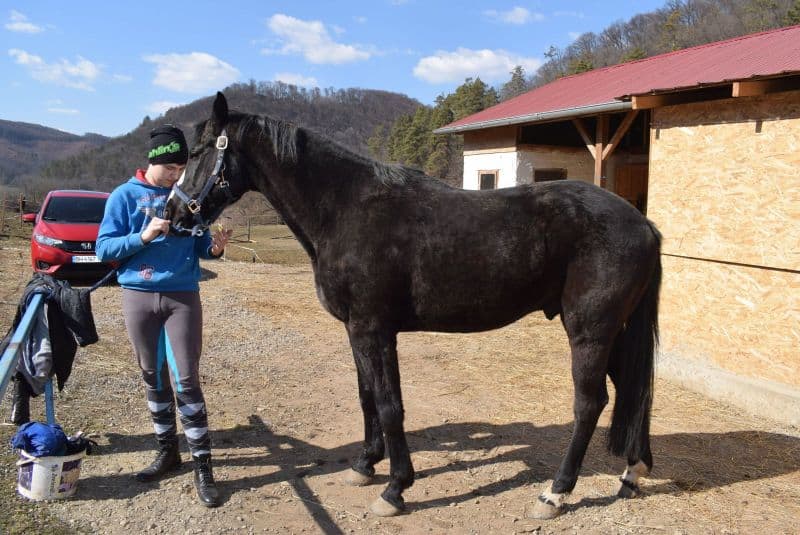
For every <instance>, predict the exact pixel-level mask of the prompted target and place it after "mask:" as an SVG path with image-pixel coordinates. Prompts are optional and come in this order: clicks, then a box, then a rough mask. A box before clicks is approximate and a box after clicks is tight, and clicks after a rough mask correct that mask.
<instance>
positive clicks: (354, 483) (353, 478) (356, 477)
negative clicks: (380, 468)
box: [344, 468, 372, 487]
mask: <svg viewBox="0 0 800 535" xmlns="http://www.w3.org/2000/svg"><path fill="white" fill-rule="evenodd" d="M344 482H345V483H347V484H348V485H350V486H351V487H363V486H365V485H369V484H370V483H372V477H371V476H365V475H364V474H362V473H361V472H356V471H355V470H353V469H352V468H351V469H350V470H348V471H347V473H346V474H345V475H344Z"/></svg>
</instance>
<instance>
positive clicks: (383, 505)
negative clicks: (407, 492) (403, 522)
mask: <svg viewBox="0 0 800 535" xmlns="http://www.w3.org/2000/svg"><path fill="white" fill-rule="evenodd" d="M369 510H370V511H372V513H373V514H375V515H378V516H397V515H399V514H400V513H402V512H403V511H402V510H401V509H398V508H397V507H395V506H394V505H392V504H390V503H389V502H387V501H386V500H384V499H383V497H382V496H378V499H377V500H375V501H374V502H372V504H371V505H370V506H369Z"/></svg>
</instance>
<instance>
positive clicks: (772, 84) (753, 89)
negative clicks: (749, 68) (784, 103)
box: [733, 78, 800, 98]
mask: <svg viewBox="0 0 800 535" xmlns="http://www.w3.org/2000/svg"><path fill="white" fill-rule="evenodd" d="M794 89H800V80H798V79H797V78H773V79H771V80H752V81H751V80H748V81H744V82H734V83H733V97H734V98H736V97H754V96H758V95H766V94H767V93H776V92H778V91H792V90H794Z"/></svg>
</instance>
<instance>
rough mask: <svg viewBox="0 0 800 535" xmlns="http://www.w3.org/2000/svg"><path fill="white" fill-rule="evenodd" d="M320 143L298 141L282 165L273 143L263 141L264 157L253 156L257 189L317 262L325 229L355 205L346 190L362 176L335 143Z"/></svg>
mask: <svg viewBox="0 0 800 535" xmlns="http://www.w3.org/2000/svg"><path fill="white" fill-rule="evenodd" d="M303 135H305V136H308V135H309V133H308V132H307V131H306V132H305V133H303ZM316 141H317V140H314V141H311V140H306V142H305V143H300V144H298V147H297V151H298V152H297V154H296V158H294V159H293V161H282V162H281V163H280V164H279V165H277V166H276V165H274V162H275V159H274V148H273V146H272V144H271V143H267V144H261V145H259V146H258V147H257V148H256V150H257V151H258V152H259V153H261V156H260V157H258V158H255V159H251V160H254V161H256V162H259V163H258V167H259V172H258V173H257V175H258V178H257V179H256V181H255V182H256V183H255V184H254V185H255V186H256V189H258V190H259V191H260V192H261V193H262V194H263V195H264V196H265V197H266V198H267V200H268V201H269V202H270V203H271V204H272V206H273V207H274V208H275V210H277V211H278V213H279V214H280V215H281V217H282V218H283V220H284V221H285V222H286V224H287V225H288V226H289V228H290V229H291V230H292V232H293V233H294V234H295V236H297V238H298V240H299V241H300V243H301V244H302V245H303V247H304V248H305V249H306V252H307V253H308V254H309V256H310V257H311V258H312V260H314V259H315V258H316V251H317V247H318V244H319V243H320V242H321V240H323V239H324V235H325V233H326V232H330V231H331V230H332V226H335V224H336V220H337V219H338V217H337V214H338V215H339V216H341V215H342V212H343V211H345V210H346V209H347V207H348V205H350V203H347V202H346V200H345V199H342V196H343V189H349V188H350V187H352V186H353V185H354V181H355V180H357V177H354V176H352V175H351V174H349V173H347V170H348V169H350V168H351V167H352V166H353V165H354V161H355V162H356V163H358V162H357V160H353V159H352V155H351V154H350V153H348V152H343V151H341V150H338V149H337V147H336V145H333V144H332V143H330V142H325V143H316ZM312 144H313V148H311V149H310V150H309V149H308V147H309V145H312ZM345 175H346V176H345Z"/></svg>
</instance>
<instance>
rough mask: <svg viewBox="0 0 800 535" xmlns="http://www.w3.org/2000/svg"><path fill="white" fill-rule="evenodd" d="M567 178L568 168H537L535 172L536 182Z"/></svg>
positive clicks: (534, 178)
mask: <svg viewBox="0 0 800 535" xmlns="http://www.w3.org/2000/svg"><path fill="white" fill-rule="evenodd" d="M566 178H567V170H566V169H536V170H535V171H534V172H533V181H534V182H550V181H551V180H564V179H566Z"/></svg>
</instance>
